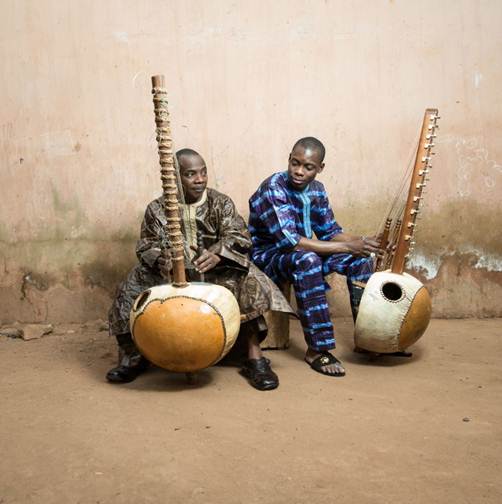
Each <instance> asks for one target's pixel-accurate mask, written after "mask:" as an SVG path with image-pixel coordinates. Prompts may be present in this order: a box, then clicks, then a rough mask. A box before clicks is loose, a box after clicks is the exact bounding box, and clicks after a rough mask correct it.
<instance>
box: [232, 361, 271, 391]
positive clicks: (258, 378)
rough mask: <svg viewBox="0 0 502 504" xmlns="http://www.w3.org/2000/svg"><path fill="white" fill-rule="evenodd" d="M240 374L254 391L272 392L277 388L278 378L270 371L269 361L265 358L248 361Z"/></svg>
mask: <svg viewBox="0 0 502 504" xmlns="http://www.w3.org/2000/svg"><path fill="white" fill-rule="evenodd" d="M240 372H241V374H242V375H243V376H245V377H246V378H247V379H248V381H249V383H250V384H251V385H252V386H253V387H254V388H255V389H258V390H273V389H275V388H277V387H278V386H279V378H278V377H277V375H276V374H275V373H274V372H273V371H272V369H271V367H270V361H269V360H268V359H265V357H261V358H260V359H248V360H247V361H246V362H244V367H243V368H242V369H241V371H240Z"/></svg>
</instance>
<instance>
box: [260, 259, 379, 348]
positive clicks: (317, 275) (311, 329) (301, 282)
mask: <svg viewBox="0 0 502 504" xmlns="http://www.w3.org/2000/svg"><path fill="white" fill-rule="evenodd" d="M260 266H262V265H260ZM262 269H263V271H264V272H265V273H267V275H269V276H270V277H271V278H273V279H274V280H276V281H277V282H278V283H281V281H282V282H283V281H287V282H291V283H292V284H293V286H294V288H295V295H296V304H297V306H298V316H299V317H300V321H301V324H302V327H303V333H304V335H305V341H306V342H307V345H308V346H309V347H310V348H312V349H314V350H316V351H323V350H329V349H332V348H335V333H334V328H333V323H332V322H331V318H330V315H329V307H328V301H327V298H326V291H327V290H328V289H329V285H328V284H327V283H326V281H325V280H324V277H325V276H326V275H328V274H329V273H335V272H336V273H339V274H341V275H344V276H346V277H347V286H348V288H349V294H350V304H351V307H352V314H353V316H354V318H355V316H356V314H357V309H358V306H359V302H360V300H361V295H362V292H363V290H364V288H362V287H360V286H357V285H354V282H362V283H366V282H367V281H368V279H369V277H370V276H371V274H372V273H373V270H374V265H373V260H372V259H370V258H366V257H355V256H353V255H350V254H333V255H330V256H319V255H317V254H316V253H315V252H307V251H305V250H298V251H295V252H290V253H288V254H278V255H276V256H274V257H273V258H272V260H271V261H270V262H268V263H267V264H266V265H263V266H262Z"/></svg>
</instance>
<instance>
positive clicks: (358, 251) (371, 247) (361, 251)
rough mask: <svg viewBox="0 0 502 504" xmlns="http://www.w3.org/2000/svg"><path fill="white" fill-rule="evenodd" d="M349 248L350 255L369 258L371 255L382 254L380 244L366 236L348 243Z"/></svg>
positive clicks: (373, 238)
mask: <svg viewBox="0 0 502 504" xmlns="http://www.w3.org/2000/svg"><path fill="white" fill-rule="evenodd" d="M347 246H348V247H349V250H350V253H351V254H352V255H355V256H362V257H368V256H370V255H371V254H375V255H379V254H380V253H381V250H380V249H379V242H378V240H377V239H376V238H375V237H371V238H366V237H365V236H361V237H360V238H357V239H355V240H351V241H349V242H347Z"/></svg>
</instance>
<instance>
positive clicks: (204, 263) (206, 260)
mask: <svg viewBox="0 0 502 504" xmlns="http://www.w3.org/2000/svg"><path fill="white" fill-rule="evenodd" d="M220 261H221V257H220V256H218V255H216V254H213V253H212V252H209V250H206V249H204V250H203V252H202V254H201V255H200V256H199V257H197V259H195V261H194V262H193V263H194V265H195V269H196V270H197V271H198V272H199V273H206V272H207V271H209V270H212V269H213V268H214V267H215V266H216V265H217V264H218V263H219V262H220Z"/></svg>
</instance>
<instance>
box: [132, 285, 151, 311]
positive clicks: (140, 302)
mask: <svg viewBox="0 0 502 504" xmlns="http://www.w3.org/2000/svg"><path fill="white" fill-rule="evenodd" d="M149 295H150V290H146V291H145V292H142V293H141V294H140V295H139V298H138V299H136V303H134V309H135V310H136V311H137V310H141V308H143V305H144V304H145V302H146V300H147V299H148V296H149Z"/></svg>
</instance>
